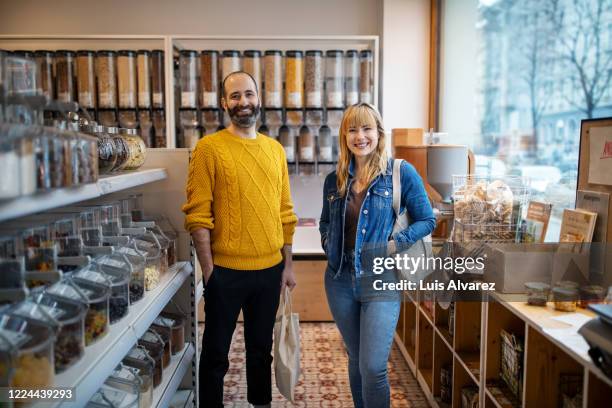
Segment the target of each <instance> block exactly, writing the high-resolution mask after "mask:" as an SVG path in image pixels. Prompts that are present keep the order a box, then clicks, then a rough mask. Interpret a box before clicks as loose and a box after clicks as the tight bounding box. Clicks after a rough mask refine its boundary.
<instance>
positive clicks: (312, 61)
mask: <svg viewBox="0 0 612 408" xmlns="http://www.w3.org/2000/svg"><path fill="white" fill-rule="evenodd" d="M323 65H324V61H323V51H321V50H308V51H306V58H305V65H304V70H305V79H304V88H305V93H306V107H307V108H322V107H323Z"/></svg>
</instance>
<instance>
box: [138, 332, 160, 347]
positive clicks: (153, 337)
mask: <svg viewBox="0 0 612 408" xmlns="http://www.w3.org/2000/svg"><path fill="white" fill-rule="evenodd" d="M140 340H142V341H146V342H147V343H152V344H160V345H162V346H163V345H164V344H165V342H164V340H163V339H162V338H161V336H160V335H159V334H157V333H156V332H154V331H153V330H147V331H146V332H145V334H143V335H142V337H141V338H140Z"/></svg>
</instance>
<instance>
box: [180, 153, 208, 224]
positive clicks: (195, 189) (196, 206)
mask: <svg viewBox="0 0 612 408" xmlns="http://www.w3.org/2000/svg"><path fill="white" fill-rule="evenodd" d="M214 156H215V155H214V151H213V146H212V145H211V144H210V143H198V145H197V147H196V148H195V150H194V151H193V157H192V158H191V161H190V162H189V178H188V180H187V203H186V204H185V205H183V212H184V213H185V229H186V230H188V231H189V232H193V231H194V230H197V229H199V228H206V229H213V228H214V226H215V224H214V214H213V212H212V200H213V191H214V188H215V162H214Z"/></svg>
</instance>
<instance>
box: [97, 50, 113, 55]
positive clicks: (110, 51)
mask: <svg viewBox="0 0 612 408" xmlns="http://www.w3.org/2000/svg"><path fill="white" fill-rule="evenodd" d="M96 54H97V55H106V56H108V55H116V54H117V52H116V51H113V50H100V51H97V52H96Z"/></svg>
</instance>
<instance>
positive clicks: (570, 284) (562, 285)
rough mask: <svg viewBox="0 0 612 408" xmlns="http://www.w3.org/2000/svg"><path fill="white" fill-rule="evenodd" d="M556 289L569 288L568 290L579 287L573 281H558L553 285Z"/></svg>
mask: <svg viewBox="0 0 612 408" xmlns="http://www.w3.org/2000/svg"><path fill="white" fill-rule="evenodd" d="M555 286H556V287H560V288H570V289H578V287H579V286H580V285H579V284H578V283H577V282H573V281H567V280H566V281H559V282H557V283H556V284H555Z"/></svg>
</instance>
